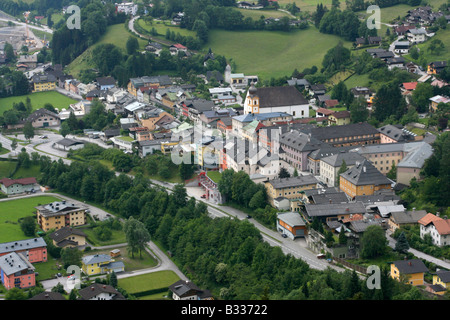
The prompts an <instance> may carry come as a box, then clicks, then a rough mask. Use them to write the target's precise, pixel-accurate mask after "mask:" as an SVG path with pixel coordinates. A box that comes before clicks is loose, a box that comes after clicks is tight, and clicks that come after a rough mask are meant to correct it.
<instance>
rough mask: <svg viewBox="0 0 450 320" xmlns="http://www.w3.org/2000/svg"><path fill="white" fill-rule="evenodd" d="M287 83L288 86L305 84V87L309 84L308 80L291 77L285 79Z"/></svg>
mask: <svg viewBox="0 0 450 320" xmlns="http://www.w3.org/2000/svg"><path fill="white" fill-rule="evenodd" d="M287 83H288V84H289V85H290V86H295V85H297V86H305V87H306V86H309V82H308V80H306V79H295V78H293V79H289V80H287Z"/></svg>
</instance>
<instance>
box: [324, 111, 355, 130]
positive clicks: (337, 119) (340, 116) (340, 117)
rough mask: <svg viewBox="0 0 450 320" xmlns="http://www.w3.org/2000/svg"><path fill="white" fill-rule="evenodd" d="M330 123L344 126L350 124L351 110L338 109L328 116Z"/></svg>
mask: <svg viewBox="0 0 450 320" xmlns="http://www.w3.org/2000/svg"><path fill="white" fill-rule="evenodd" d="M328 124H329V125H337V126H343V125H345V124H350V112H349V111H347V110H343V111H337V112H334V113H332V114H330V115H329V116H328Z"/></svg>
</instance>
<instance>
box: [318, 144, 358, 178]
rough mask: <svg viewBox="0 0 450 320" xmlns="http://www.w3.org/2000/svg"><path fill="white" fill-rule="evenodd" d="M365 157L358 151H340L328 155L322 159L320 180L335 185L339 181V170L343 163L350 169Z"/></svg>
mask: <svg viewBox="0 0 450 320" xmlns="http://www.w3.org/2000/svg"><path fill="white" fill-rule="evenodd" d="M363 159H364V157H362V156H361V155H359V154H358V153H356V152H345V151H343V152H338V153H335V154H333V155H330V156H328V157H324V158H322V159H320V176H319V179H320V181H322V182H324V183H325V184H326V185H327V186H329V187H335V186H337V183H338V179H339V177H338V172H339V169H340V168H341V166H342V164H343V163H344V162H345V165H346V167H347V168H348V169H350V168H352V167H353V166H354V165H355V164H356V163H357V162H361V161H362V160H363Z"/></svg>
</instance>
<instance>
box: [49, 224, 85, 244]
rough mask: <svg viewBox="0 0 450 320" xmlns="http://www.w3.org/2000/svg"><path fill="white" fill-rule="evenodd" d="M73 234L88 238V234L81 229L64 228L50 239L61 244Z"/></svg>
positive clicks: (52, 234) (51, 235) (54, 233)
mask: <svg viewBox="0 0 450 320" xmlns="http://www.w3.org/2000/svg"><path fill="white" fill-rule="evenodd" d="M73 234H74V235H79V236H84V237H85V236H86V234H85V233H84V232H83V231H81V230H79V229H74V228H72V227H63V228H61V229H59V230H56V231H55V232H52V233H51V234H50V235H49V237H50V238H51V239H52V240H54V241H56V242H60V241H62V240H64V239H65V238H67V237H68V236H71V235H73Z"/></svg>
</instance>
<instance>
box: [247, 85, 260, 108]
mask: <svg viewBox="0 0 450 320" xmlns="http://www.w3.org/2000/svg"><path fill="white" fill-rule="evenodd" d="M257 93H258V89H256V87H255V85H254V84H253V82H252V83H251V84H250V88H249V89H248V91H247V96H246V97H245V103H244V114H249V113H259V97H258V94H257Z"/></svg>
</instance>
